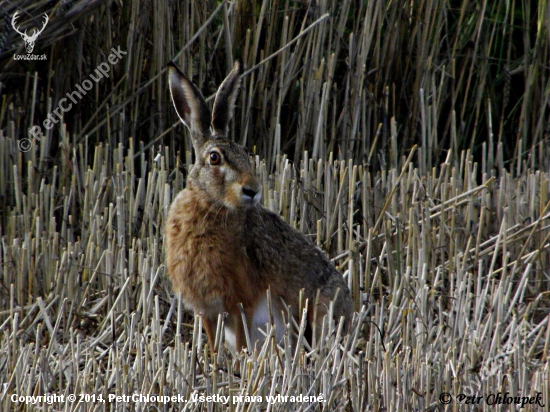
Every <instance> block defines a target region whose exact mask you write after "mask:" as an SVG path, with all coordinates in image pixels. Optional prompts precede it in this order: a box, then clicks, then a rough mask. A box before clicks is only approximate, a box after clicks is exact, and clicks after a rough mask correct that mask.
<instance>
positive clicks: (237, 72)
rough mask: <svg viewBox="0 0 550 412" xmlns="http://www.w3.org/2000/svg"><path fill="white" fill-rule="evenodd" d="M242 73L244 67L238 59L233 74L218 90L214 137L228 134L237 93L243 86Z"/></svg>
mask: <svg viewBox="0 0 550 412" xmlns="http://www.w3.org/2000/svg"><path fill="white" fill-rule="evenodd" d="M242 72H243V65H242V63H241V61H240V60H239V59H237V60H235V64H234V65H233V70H231V73H229V75H228V76H227V77H226V78H225V80H224V81H223V83H222V84H221V86H220V88H219V89H218V93H216V100H215V101H214V109H213V110H212V129H213V130H214V137H217V136H220V137H222V136H226V134H227V126H228V125H229V121H230V120H231V117H232V116H233V108H234V106H235V100H237V93H238V92H239V87H240V86H241V74H242Z"/></svg>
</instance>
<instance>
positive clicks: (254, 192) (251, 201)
mask: <svg viewBox="0 0 550 412" xmlns="http://www.w3.org/2000/svg"><path fill="white" fill-rule="evenodd" d="M241 188H242V193H241V199H242V201H243V203H244V204H245V205H247V206H255V205H257V204H258V203H260V200H261V198H262V185H261V184H260V181H259V180H258V179H257V178H256V177H255V176H253V177H249V178H247V179H245V180H244V181H243V183H242V186H241Z"/></svg>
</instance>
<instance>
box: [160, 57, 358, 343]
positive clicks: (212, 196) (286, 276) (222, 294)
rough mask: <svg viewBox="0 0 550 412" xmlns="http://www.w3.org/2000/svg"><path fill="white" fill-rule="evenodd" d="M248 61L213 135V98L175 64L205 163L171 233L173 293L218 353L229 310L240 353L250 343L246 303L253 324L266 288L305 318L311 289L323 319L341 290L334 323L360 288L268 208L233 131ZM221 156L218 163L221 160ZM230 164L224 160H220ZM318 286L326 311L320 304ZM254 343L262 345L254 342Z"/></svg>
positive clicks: (175, 90)
mask: <svg viewBox="0 0 550 412" xmlns="http://www.w3.org/2000/svg"><path fill="white" fill-rule="evenodd" d="M241 70H242V68H241V65H240V62H236V64H235V68H234V69H233V71H232V72H231V73H230V75H229V76H228V78H227V79H226V81H224V83H223V84H222V86H220V91H219V92H218V96H217V98H216V102H215V106H214V113H215V114H216V116H217V120H216V125H215V127H214V134H211V133H210V131H209V130H206V129H205V126H204V125H205V124H207V120H205V119H204V116H205V109H204V107H205V102H204V99H203V98H202V95H201V94H200V92H198V89H197V88H196V87H195V86H194V85H192V84H191V82H190V81H189V80H188V79H187V78H186V77H185V76H184V75H183V73H181V72H180V71H179V70H178V69H177V68H176V67H175V66H171V67H170V78H169V79H170V87H171V94H172V98H173V101H174V105H175V107H176V111H177V112H178V115H179V116H180V118H181V119H182V121H183V122H184V123H185V124H186V125H187V126H188V127H189V129H190V130H191V132H192V138H193V145H194V148H195V154H196V162H195V165H194V166H193V168H192V170H191V171H190V174H189V177H188V180H187V188H186V189H185V190H183V191H182V192H180V193H179V195H178V196H177V197H176V199H175V200H174V202H173V203H172V205H171V207H170V211H169V214H168V222H167V225H166V228H165V232H166V242H167V264H168V272H169V274H170V277H171V279H172V283H173V288H174V290H175V291H176V292H179V293H181V296H182V300H183V302H184V303H185V304H186V306H188V307H189V308H191V309H193V310H194V311H195V312H197V313H200V314H201V315H202V317H203V324H204V327H205V330H206V332H207V335H208V341H209V345H210V347H211V348H213V345H214V331H215V325H216V322H217V317H218V315H219V314H221V313H224V312H225V313H228V317H227V320H226V326H228V327H229V328H231V329H232V330H234V331H235V334H236V337H235V340H236V342H235V343H236V349H237V350H240V349H241V348H242V347H244V346H245V343H246V342H245V338H244V327H243V323H242V320H241V319H242V318H241V313H240V311H239V307H238V304H239V303H242V305H243V308H244V311H245V315H246V321H247V325H248V326H249V328H250V325H252V322H253V318H254V315H255V310H257V305H258V302H259V300H260V299H261V298H262V297H265V294H266V290H267V289H268V288H269V289H270V290H271V296H272V298H273V302H274V310H276V311H280V310H281V309H282V307H283V306H282V305H281V301H284V302H286V304H287V305H290V307H291V309H292V312H293V315H294V316H295V317H297V316H298V315H299V314H298V299H299V292H300V290H301V289H303V290H304V296H305V298H307V299H308V300H309V302H310V306H309V313H308V320H309V322H310V323H311V322H313V313H314V310H316V311H317V322H319V323H320V321H321V320H322V318H323V316H324V315H325V314H326V313H327V312H328V306H329V304H330V301H331V300H332V299H333V298H334V297H335V295H336V291H337V290H339V293H338V296H337V300H336V302H335V305H334V314H333V315H334V319H336V320H338V319H340V317H341V316H343V317H344V318H345V319H346V321H348V322H349V320H350V319H351V316H352V313H353V309H352V302H351V297H350V292H349V289H348V287H347V285H346V284H345V282H344V279H343V278H342V275H341V274H340V273H339V272H338V271H337V270H336V269H335V268H334V266H333V265H332V264H331V263H330V262H329V261H328V259H327V257H326V256H325V254H324V253H323V252H322V251H321V250H320V249H318V248H317V247H316V246H315V245H314V244H312V243H311V242H310V241H309V240H308V239H307V238H306V237H305V236H304V235H303V234H302V233H300V232H299V231H297V230H295V229H293V228H291V227H290V226H289V225H288V224H286V223H285V222H284V221H283V220H281V218H280V217H279V216H278V215H276V214H274V213H272V212H271V211H269V210H268V209H266V208H264V207H263V206H261V205H260V204H259V198H260V194H261V185H260V183H259V181H258V179H257V178H256V177H255V176H254V174H253V171H252V167H251V165H250V163H249V160H248V155H247V153H246V151H245V150H244V148H242V147H240V146H238V145H236V144H235V143H233V142H231V141H229V140H227V139H226V138H225V137H224V136H223V134H224V133H225V130H226V128H227V122H229V120H230V118H231V115H232V105H233V103H234V100H235V96H236V92H237V89H238V87H239V83H240V73H241ZM212 156H214V157H212ZM218 157H219V158H221V160H220V163H219V164H215V161H216V159H218ZM317 290H320V299H319V305H318V307H317V308H313V304H312V302H314V301H315V297H316V294H317ZM252 343H254V342H252Z"/></svg>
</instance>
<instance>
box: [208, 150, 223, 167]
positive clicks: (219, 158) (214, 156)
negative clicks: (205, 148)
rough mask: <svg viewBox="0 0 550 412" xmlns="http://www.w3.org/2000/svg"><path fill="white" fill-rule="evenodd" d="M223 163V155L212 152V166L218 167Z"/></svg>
mask: <svg viewBox="0 0 550 412" xmlns="http://www.w3.org/2000/svg"><path fill="white" fill-rule="evenodd" d="M221 162H222V155H221V154H219V153H218V152H210V164H211V165H212V166H217V165H219V164H220V163H221Z"/></svg>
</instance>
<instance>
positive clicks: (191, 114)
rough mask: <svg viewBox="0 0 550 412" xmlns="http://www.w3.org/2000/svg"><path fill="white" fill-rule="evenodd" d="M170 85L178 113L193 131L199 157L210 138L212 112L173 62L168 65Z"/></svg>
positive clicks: (199, 93) (194, 144)
mask: <svg viewBox="0 0 550 412" xmlns="http://www.w3.org/2000/svg"><path fill="white" fill-rule="evenodd" d="M168 83H169V85H170V95H171V96H172V102H173V103H174V107H175V108H176V112H177V113H178V116H179V118H180V119H181V121H182V122H183V124H185V125H186V126H187V127H188V128H189V130H190V131H191V139H192V140H193V147H194V148H195V154H197V155H198V154H199V152H200V149H201V148H202V146H203V145H204V143H206V140H207V139H208V138H209V136H210V131H209V129H210V110H208V106H207V105H206V101H205V100H204V97H202V94H201V92H200V91H199V89H197V86H195V85H194V84H193V83H192V82H191V81H190V80H189V79H188V78H187V76H185V74H183V73H182V72H181V70H180V69H178V67H177V66H176V65H175V64H174V63H173V62H170V63H168Z"/></svg>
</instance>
